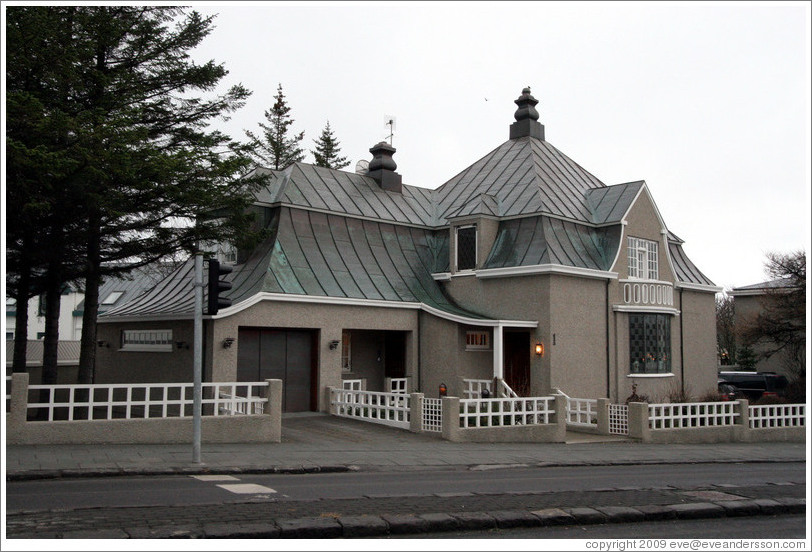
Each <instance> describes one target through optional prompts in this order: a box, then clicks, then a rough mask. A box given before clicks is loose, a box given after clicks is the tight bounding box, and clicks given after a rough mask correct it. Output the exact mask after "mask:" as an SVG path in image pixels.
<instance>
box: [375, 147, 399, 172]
mask: <svg viewBox="0 0 812 552" xmlns="http://www.w3.org/2000/svg"><path fill="white" fill-rule="evenodd" d="M396 151H397V150H396V149H395V148H394V147H392V146H390V145H389V144H387V143H386V142H378V143H377V144H375V145H374V146H372V147H371V148H369V153H371V154H372V161H370V162H369V171H370V172H372V171H375V170H378V169H387V170H390V171H394V170H395V169H397V168H398V165H397V163H395V160H394V159H392V156H393V155H394V154H395V152H396Z"/></svg>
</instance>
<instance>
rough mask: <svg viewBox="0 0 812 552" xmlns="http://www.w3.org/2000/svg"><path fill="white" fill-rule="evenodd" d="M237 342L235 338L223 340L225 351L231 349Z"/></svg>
mask: <svg viewBox="0 0 812 552" xmlns="http://www.w3.org/2000/svg"><path fill="white" fill-rule="evenodd" d="M235 341H236V339H234V338H233V337H227V338H225V339H224V340H223V349H228V348H229V347H231V346H232V345H233V344H234V342H235Z"/></svg>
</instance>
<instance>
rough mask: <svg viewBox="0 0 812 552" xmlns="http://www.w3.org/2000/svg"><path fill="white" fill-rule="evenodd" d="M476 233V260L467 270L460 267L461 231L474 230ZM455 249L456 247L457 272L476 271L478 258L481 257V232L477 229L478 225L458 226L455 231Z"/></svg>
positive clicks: (455, 264) (455, 261)
mask: <svg viewBox="0 0 812 552" xmlns="http://www.w3.org/2000/svg"><path fill="white" fill-rule="evenodd" d="M472 229H473V232H474V258H473V263H472V264H471V266H470V267H468V266H466V267H465V268H461V267H460V231H461V230H472ZM455 233H456V234H455V247H454V266H455V267H456V269H457V272H464V271H471V270H475V269H476V267H477V262H478V260H479V259H478V257H479V251H478V247H479V231H478V229H477V225H476V224H465V225H463V226H457V227H456V229H455Z"/></svg>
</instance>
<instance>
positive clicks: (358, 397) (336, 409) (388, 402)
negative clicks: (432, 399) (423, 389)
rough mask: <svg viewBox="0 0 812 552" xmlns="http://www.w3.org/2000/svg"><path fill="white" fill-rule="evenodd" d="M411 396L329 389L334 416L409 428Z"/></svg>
mask: <svg viewBox="0 0 812 552" xmlns="http://www.w3.org/2000/svg"><path fill="white" fill-rule="evenodd" d="M410 403H411V396H410V395H404V394H401V393H381V392H376V391H356V390H350V389H331V390H330V404H331V409H332V411H333V413H334V414H335V415H336V416H342V417H345V418H355V419H359V420H363V421H366V422H373V423H378V424H383V425H389V426H394V427H400V428H404V429H409V428H410V423H411V421H410V420H411V417H410V408H411V404H410Z"/></svg>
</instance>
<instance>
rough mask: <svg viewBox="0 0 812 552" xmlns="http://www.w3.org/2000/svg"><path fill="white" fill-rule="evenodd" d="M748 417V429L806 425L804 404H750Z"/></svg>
mask: <svg viewBox="0 0 812 552" xmlns="http://www.w3.org/2000/svg"><path fill="white" fill-rule="evenodd" d="M749 418H750V429H764V428H768V427H804V426H805V425H806V405H803V404H765V405H751V406H750V411H749Z"/></svg>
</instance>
